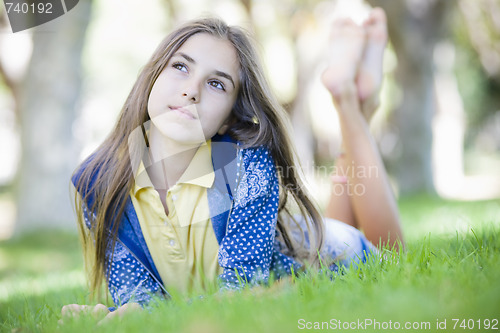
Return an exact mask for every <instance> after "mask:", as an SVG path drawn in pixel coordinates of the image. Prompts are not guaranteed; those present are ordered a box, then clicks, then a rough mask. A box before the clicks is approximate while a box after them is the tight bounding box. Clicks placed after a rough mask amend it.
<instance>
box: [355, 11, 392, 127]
mask: <svg viewBox="0 0 500 333" xmlns="http://www.w3.org/2000/svg"><path fill="white" fill-rule="evenodd" d="M363 27H364V29H365V31H366V45H365V49H364V53H363V59H362V60H361V64H360V66H359V71H358V76H357V77H356V85H357V87H358V96H359V99H360V101H361V104H362V110H363V115H364V116H365V118H366V120H367V121H370V119H371V117H372V115H373V113H374V112H375V110H376V108H377V107H378V93H379V91H380V85H381V83H382V75H383V73H382V60H383V57H384V50H385V47H386V45H387V18H386V15H385V12H384V11H383V10H382V9H381V8H374V9H373V10H372V12H371V13H370V16H369V17H368V19H367V20H366V21H365V22H364V23H363Z"/></svg>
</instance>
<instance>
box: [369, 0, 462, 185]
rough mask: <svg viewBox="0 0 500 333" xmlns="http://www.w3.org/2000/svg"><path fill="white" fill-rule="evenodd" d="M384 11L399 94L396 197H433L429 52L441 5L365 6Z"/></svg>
mask: <svg viewBox="0 0 500 333" xmlns="http://www.w3.org/2000/svg"><path fill="white" fill-rule="evenodd" d="M367 2H369V3H370V4H371V5H372V6H378V7H382V8H384V10H385V11H386V12H387V16H388V25H389V35H390V38H391V42H392V44H393V46H394V49H395V51H396V54H397V58H398V67H397V69H396V80H397V82H398V84H399V85H400V87H401V88H402V91H403V98H402V101H401V104H400V106H399V107H398V108H397V109H396V110H395V116H394V121H395V126H396V127H397V129H398V132H399V145H400V147H399V148H400V149H398V150H399V151H400V152H401V155H400V156H399V158H398V160H397V161H396V163H395V165H393V166H392V168H391V169H393V170H394V172H393V173H394V174H395V175H396V177H397V181H398V184H399V191H400V193H403V194H406V193H414V192H422V191H424V192H434V185H433V172H432V118H433V116H434V113H435V109H436V100H435V98H434V91H433V90H434V78H433V76H434V75H433V52H434V46H435V44H436V42H437V41H438V40H439V38H440V36H441V35H442V33H443V30H444V28H445V27H446V14H447V12H448V11H449V7H450V6H452V4H451V2H450V1H447V0H420V1H409V0H406V1H393V0H368V1H367Z"/></svg>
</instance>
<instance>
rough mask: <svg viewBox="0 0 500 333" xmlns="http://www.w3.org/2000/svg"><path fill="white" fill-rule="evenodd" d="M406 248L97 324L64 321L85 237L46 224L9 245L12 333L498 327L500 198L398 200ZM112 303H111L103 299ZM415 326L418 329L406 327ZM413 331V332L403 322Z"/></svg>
mask: <svg viewBox="0 0 500 333" xmlns="http://www.w3.org/2000/svg"><path fill="white" fill-rule="evenodd" d="M399 204H400V208H401V215H402V220H403V227H404V231H405V236H406V238H407V242H408V244H407V245H408V246H407V249H406V251H405V252H404V253H402V254H397V253H391V252H390V251H388V250H384V254H385V255H384V259H383V260H373V261H369V262H368V263H366V264H364V265H361V266H360V267H358V268H357V269H350V270H348V271H347V272H345V274H343V275H337V276H335V277H334V278H333V280H332V279H331V278H330V277H329V276H327V275H324V274H319V273H309V274H306V275H303V276H301V277H299V278H296V279H294V280H290V281H284V282H283V283H281V284H278V285H273V286H272V287H259V288H254V289H251V290H244V291H242V292H239V293H235V294H217V293H215V294H214V293H211V294H208V295H206V296H205V297H203V298H193V299H191V300H190V301H186V300H185V299H183V298H181V297H174V299H173V300H171V301H169V302H163V303H161V304H160V305H159V306H158V307H156V308H153V309H151V311H150V312H147V311H143V312H139V313H133V314H131V315H129V316H127V317H126V318H122V319H121V320H115V321H113V322H110V323H107V324H105V325H101V326H97V325H96V320H94V319H93V318H92V317H91V316H87V317H83V318H79V319H75V320H72V321H68V322H66V323H65V324H64V325H58V320H59V319H60V310H61V307H62V306H63V305H64V304H69V303H88V302H89V300H88V293H87V291H86V285H85V278H84V275H83V272H82V259H81V253H80V246H79V243H78V237H77V236H76V235H74V234H68V233H62V232H49V231H43V232H37V233H35V234H29V235H26V236H23V237H22V238H17V239H14V240H10V241H7V242H3V243H0V330H1V331H5V332H54V331H56V332H58V331H60V332H88V331H95V332H100V331H102V332H109V331H120V332H197V333H200V332H207V333H211V332H214V333H215V332H259V333H260V332H293V331H318V330H320V329H323V330H325V331H347V332H349V331H350V332H362V331H363V332H364V331H371V332H381V331H387V330H390V328H392V329H393V330H395V331H396V329H397V328H398V327H399V328H400V329H399V331H415V332H460V331H463V332H478V331H498V330H499V329H500V323H499V320H500V283H499V282H500V201H499V200H496V201H483V202H456V201H445V200H441V199H436V198H429V197H425V196H417V197H412V198H405V199H402V200H400V203H399ZM104 301H105V300H104ZM408 325H409V326H408ZM405 327H406V328H408V329H406V330H405V329H404V328H405Z"/></svg>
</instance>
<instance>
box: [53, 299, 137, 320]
mask: <svg viewBox="0 0 500 333" xmlns="http://www.w3.org/2000/svg"><path fill="white" fill-rule="evenodd" d="M137 310H142V308H141V306H140V305H139V304H137V303H127V304H125V305H123V306H121V307H119V308H118V309H116V310H115V311H113V312H110V311H109V309H108V307H107V306H106V305H104V304H97V305H95V306H92V305H80V304H69V305H65V306H63V308H62V310H61V315H62V319H61V320H59V325H62V324H64V319H65V318H75V317H78V316H79V315H81V314H82V313H83V314H88V313H90V314H92V316H94V318H96V319H99V322H98V323H97V325H101V324H103V323H106V322H108V321H109V320H111V319H112V318H114V317H121V316H123V315H124V314H126V313H130V312H132V311H137Z"/></svg>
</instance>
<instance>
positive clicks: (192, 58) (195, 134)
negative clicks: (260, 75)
mask: <svg viewBox="0 0 500 333" xmlns="http://www.w3.org/2000/svg"><path fill="white" fill-rule="evenodd" d="M238 78H239V63H238V57H237V54H236V50H235V49H234V47H233V46H232V44H231V43H230V42H229V41H227V40H223V39H220V38H216V37H214V36H212V35H209V34H207V33H198V34H196V35H193V36H191V37H190V38H189V39H188V40H187V41H186V42H185V43H184V44H183V45H182V46H181V47H180V48H179V49H178V50H177V51H176V52H175V53H174V54H173V56H172V57H171V58H170V60H169V61H168V63H167V65H166V67H165V69H164V70H163V71H162V72H161V74H160V75H159V76H158V79H157V80H156V81H155V83H154V85H153V88H152V90H151V94H150V95H149V100H148V113H149V117H150V118H151V121H152V123H153V125H154V126H155V127H156V128H157V129H158V130H159V131H160V132H161V133H162V135H163V136H165V137H166V138H168V139H171V140H173V141H176V142H178V143H180V144H197V143H202V142H204V141H206V140H208V139H210V138H212V137H213V136H214V135H215V134H216V133H217V132H218V131H219V130H220V129H221V128H222V127H223V126H224V125H225V122H226V121H227V120H228V118H229V115H230V113H231V110H232V108H233V105H234V103H235V101H236V97H237V95H238V89H239V80H238Z"/></svg>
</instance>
